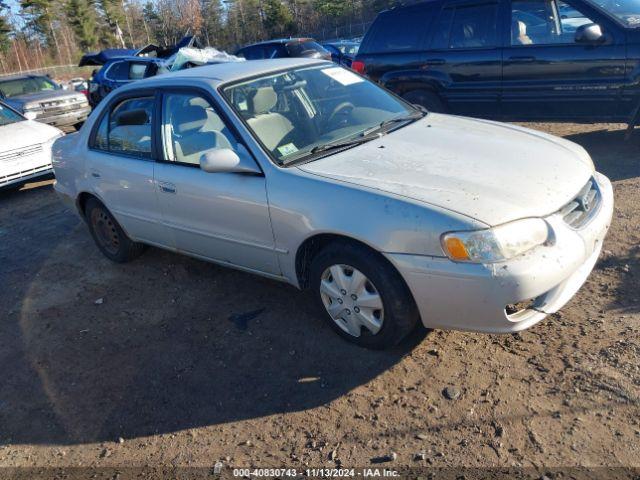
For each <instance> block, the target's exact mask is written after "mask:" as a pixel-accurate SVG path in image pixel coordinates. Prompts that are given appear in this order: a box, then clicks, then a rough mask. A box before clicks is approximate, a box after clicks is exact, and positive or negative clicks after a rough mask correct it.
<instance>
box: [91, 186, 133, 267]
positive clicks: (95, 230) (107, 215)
mask: <svg viewBox="0 0 640 480" xmlns="http://www.w3.org/2000/svg"><path fill="white" fill-rule="evenodd" d="M85 219H86V221H87V225H89V231H90V232H91V236H92V237H93V240H94V241H95V242H96V245H97V246H98V248H99V249H100V251H101V252H102V254H103V255H104V256H105V257H107V258H108V259H109V260H111V261H113V262H116V263H126V262H130V261H131V260H133V259H135V258H137V257H139V256H140V255H141V254H142V252H143V251H144V249H145V245H144V244H142V243H138V242H134V241H133V240H131V239H130V238H129V237H127V234H126V233H124V230H122V227H120V225H119V224H118V222H117V221H116V219H115V218H113V215H111V212H109V210H107V208H106V207H105V206H104V205H103V204H102V203H100V202H99V201H98V200H96V199H95V198H90V199H89V200H87V204H86V206H85Z"/></svg>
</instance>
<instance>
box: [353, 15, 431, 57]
mask: <svg viewBox="0 0 640 480" xmlns="http://www.w3.org/2000/svg"><path fill="white" fill-rule="evenodd" d="M432 10H433V7H431V6H430V5H429V6H426V5H421V6H420V7H419V8H411V7H409V8H403V9H399V10H391V11H388V12H383V13H381V14H380V15H378V17H377V18H376V19H375V21H374V22H373V25H372V26H371V28H370V29H369V33H367V35H366V37H365V39H364V41H363V42H362V46H361V47H360V52H359V53H382V52H406V51H415V50H421V49H422V46H423V45H422V44H423V38H424V33H425V32H426V31H427V30H428V29H429V26H430V23H431V20H432V17H433V16H432V15H431V12H432Z"/></svg>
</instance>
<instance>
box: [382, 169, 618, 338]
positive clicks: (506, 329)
mask: <svg viewBox="0 0 640 480" xmlns="http://www.w3.org/2000/svg"><path fill="white" fill-rule="evenodd" d="M595 179H596V182H597V184H598V187H599V189H600V193H601V195H602V200H601V202H600V205H599V207H598V211H597V213H596V214H594V215H593V217H592V218H591V219H590V220H589V222H588V223H587V224H586V225H585V226H583V227H582V228H580V229H579V230H575V229H573V228H571V227H569V226H568V225H567V224H566V223H565V222H564V220H563V219H562V216H561V215H560V214H554V215H551V216H549V217H547V218H546V219H545V220H546V221H547V222H548V224H549V225H550V226H551V229H552V230H553V233H554V236H555V239H554V240H555V241H554V242H553V244H552V245H549V246H540V247H537V248H535V249H533V250H531V251H530V252H527V253H526V254H524V255H521V256H519V257H517V258H514V259H511V260H508V261H506V262H501V263H496V264H486V265H480V264H468V263H456V262H452V261H451V260H449V259H447V258H440V257H426V256H417V255H403V254H387V255H386V256H387V258H388V259H389V260H390V261H391V262H392V263H393V264H394V265H395V266H396V268H397V269H398V271H399V272H400V274H401V275H402V277H403V278H404V279H405V281H406V283H407V285H408V286H409V289H410V290H411V293H412V294H413V297H414V299H415V301H416V304H417V306H418V309H419V311H420V315H421V318H422V323H423V324H424V325H425V327H428V328H442V329H455V330H468V331H476V332H486V333H510V332H517V331H520V330H524V329H525V328H529V327H530V326H532V325H534V324H536V323H537V322H539V321H540V320H542V319H543V318H544V317H546V316H547V315H548V314H550V313H554V312H557V311H558V310H559V309H560V308H562V307H563V306H564V305H565V304H566V303H567V302H568V301H569V300H570V299H571V298H572V297H573V296H574V295H575V293H576V292H577V291H578V289H579V288H580V287H581V286H582V284H583V283H584V282H585V281H586V279H587V277H588V276H589V274H590V273H591V270H592V269H593V267H594V265H595V263H596V261H597V260H598V256H599V255H600V250H601V249H602V242H603V240H604V237H605V235H606V233H607V231H608V229H609V225H610V223H611V217H612V215H613V189H612V187H611V182H609V179H607V177H605V176H604V175H601V174H599V173H596V174H595ZM525 301H530V302H529V304H528V307H527V308H525V309H523V310H520V311H518V312H517V313H513V314H507V311H506V309H505V307H506V306H507V305H509V304H516V303H519V302H525Z"/></svg>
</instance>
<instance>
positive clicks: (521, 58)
mask: <svg viewBox="0 0 640 480" xmlns="http://www.w3.org/2000/svg"><path fill="white" fill-rule="evenodd" d="M535 60H536V57H532V56H530V55H525V56H515V57H509V61H510V62H518V63H531V62H534V61H535Z"/></svg>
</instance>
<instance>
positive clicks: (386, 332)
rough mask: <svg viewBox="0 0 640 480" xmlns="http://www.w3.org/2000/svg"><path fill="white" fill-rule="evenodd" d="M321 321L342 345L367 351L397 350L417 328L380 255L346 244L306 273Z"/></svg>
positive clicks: (332, 248) (410, 304) (405, 293)
mask: <svg viewBox="0 0 640 480" xmlns="http://www.w3.org/2000/svg"><path fill="white" fill-rule="evenodd" d="M310 275H311V282H310V283H311V288H312V289H313V294H314V296H315V298H316V301H317V303H318V306H319V308H320V310H321V311H322V312H323V313H322V314H323V317H324V318H325V320H326V321H327V322H328V323H329V325H330V326H331V328H333V329H334V331H336V332H337V333H338V334H339V335H340V336H342V337H343V338H345V339H346V340H348V341H350V342H352V343H355V344H357V345H360V346H362V347H366V348H371V349H384V348H389V347H393V346H394V345H396V344H398V343H399V342H400V341H401V340H402V339H403V338H404V337H406V336H407V334H409V332H411V330H413V328H414V327H415V325H416V324H417V322H418V319H419V315H418V310H417V307H416V305H415V302H414V301H413V297H412V296H411V293H410V292H409V289H408V288H407V286H406V284H405V283H404V280H403V279H402V277H401V276H400V274H399V273H398V272H397V271H396V270H395V269H394V268H393V266H392V265H391V264H389V263H388V262H387V261H386V260H385V259H384V258H381V257H380V255H379V254H377V253H376V252H373V251H371V250H369V249H367V248H365V247H362V246H359V245H354V244H350V243H335V244H331V245H329V246H327V247H325V248H324V249H323V250H322V251H321V252H320V253H319V254H318V255H317V256H316V257H315V258H314V259H313V262H312V264H311V269H310Z"/></svg>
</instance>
